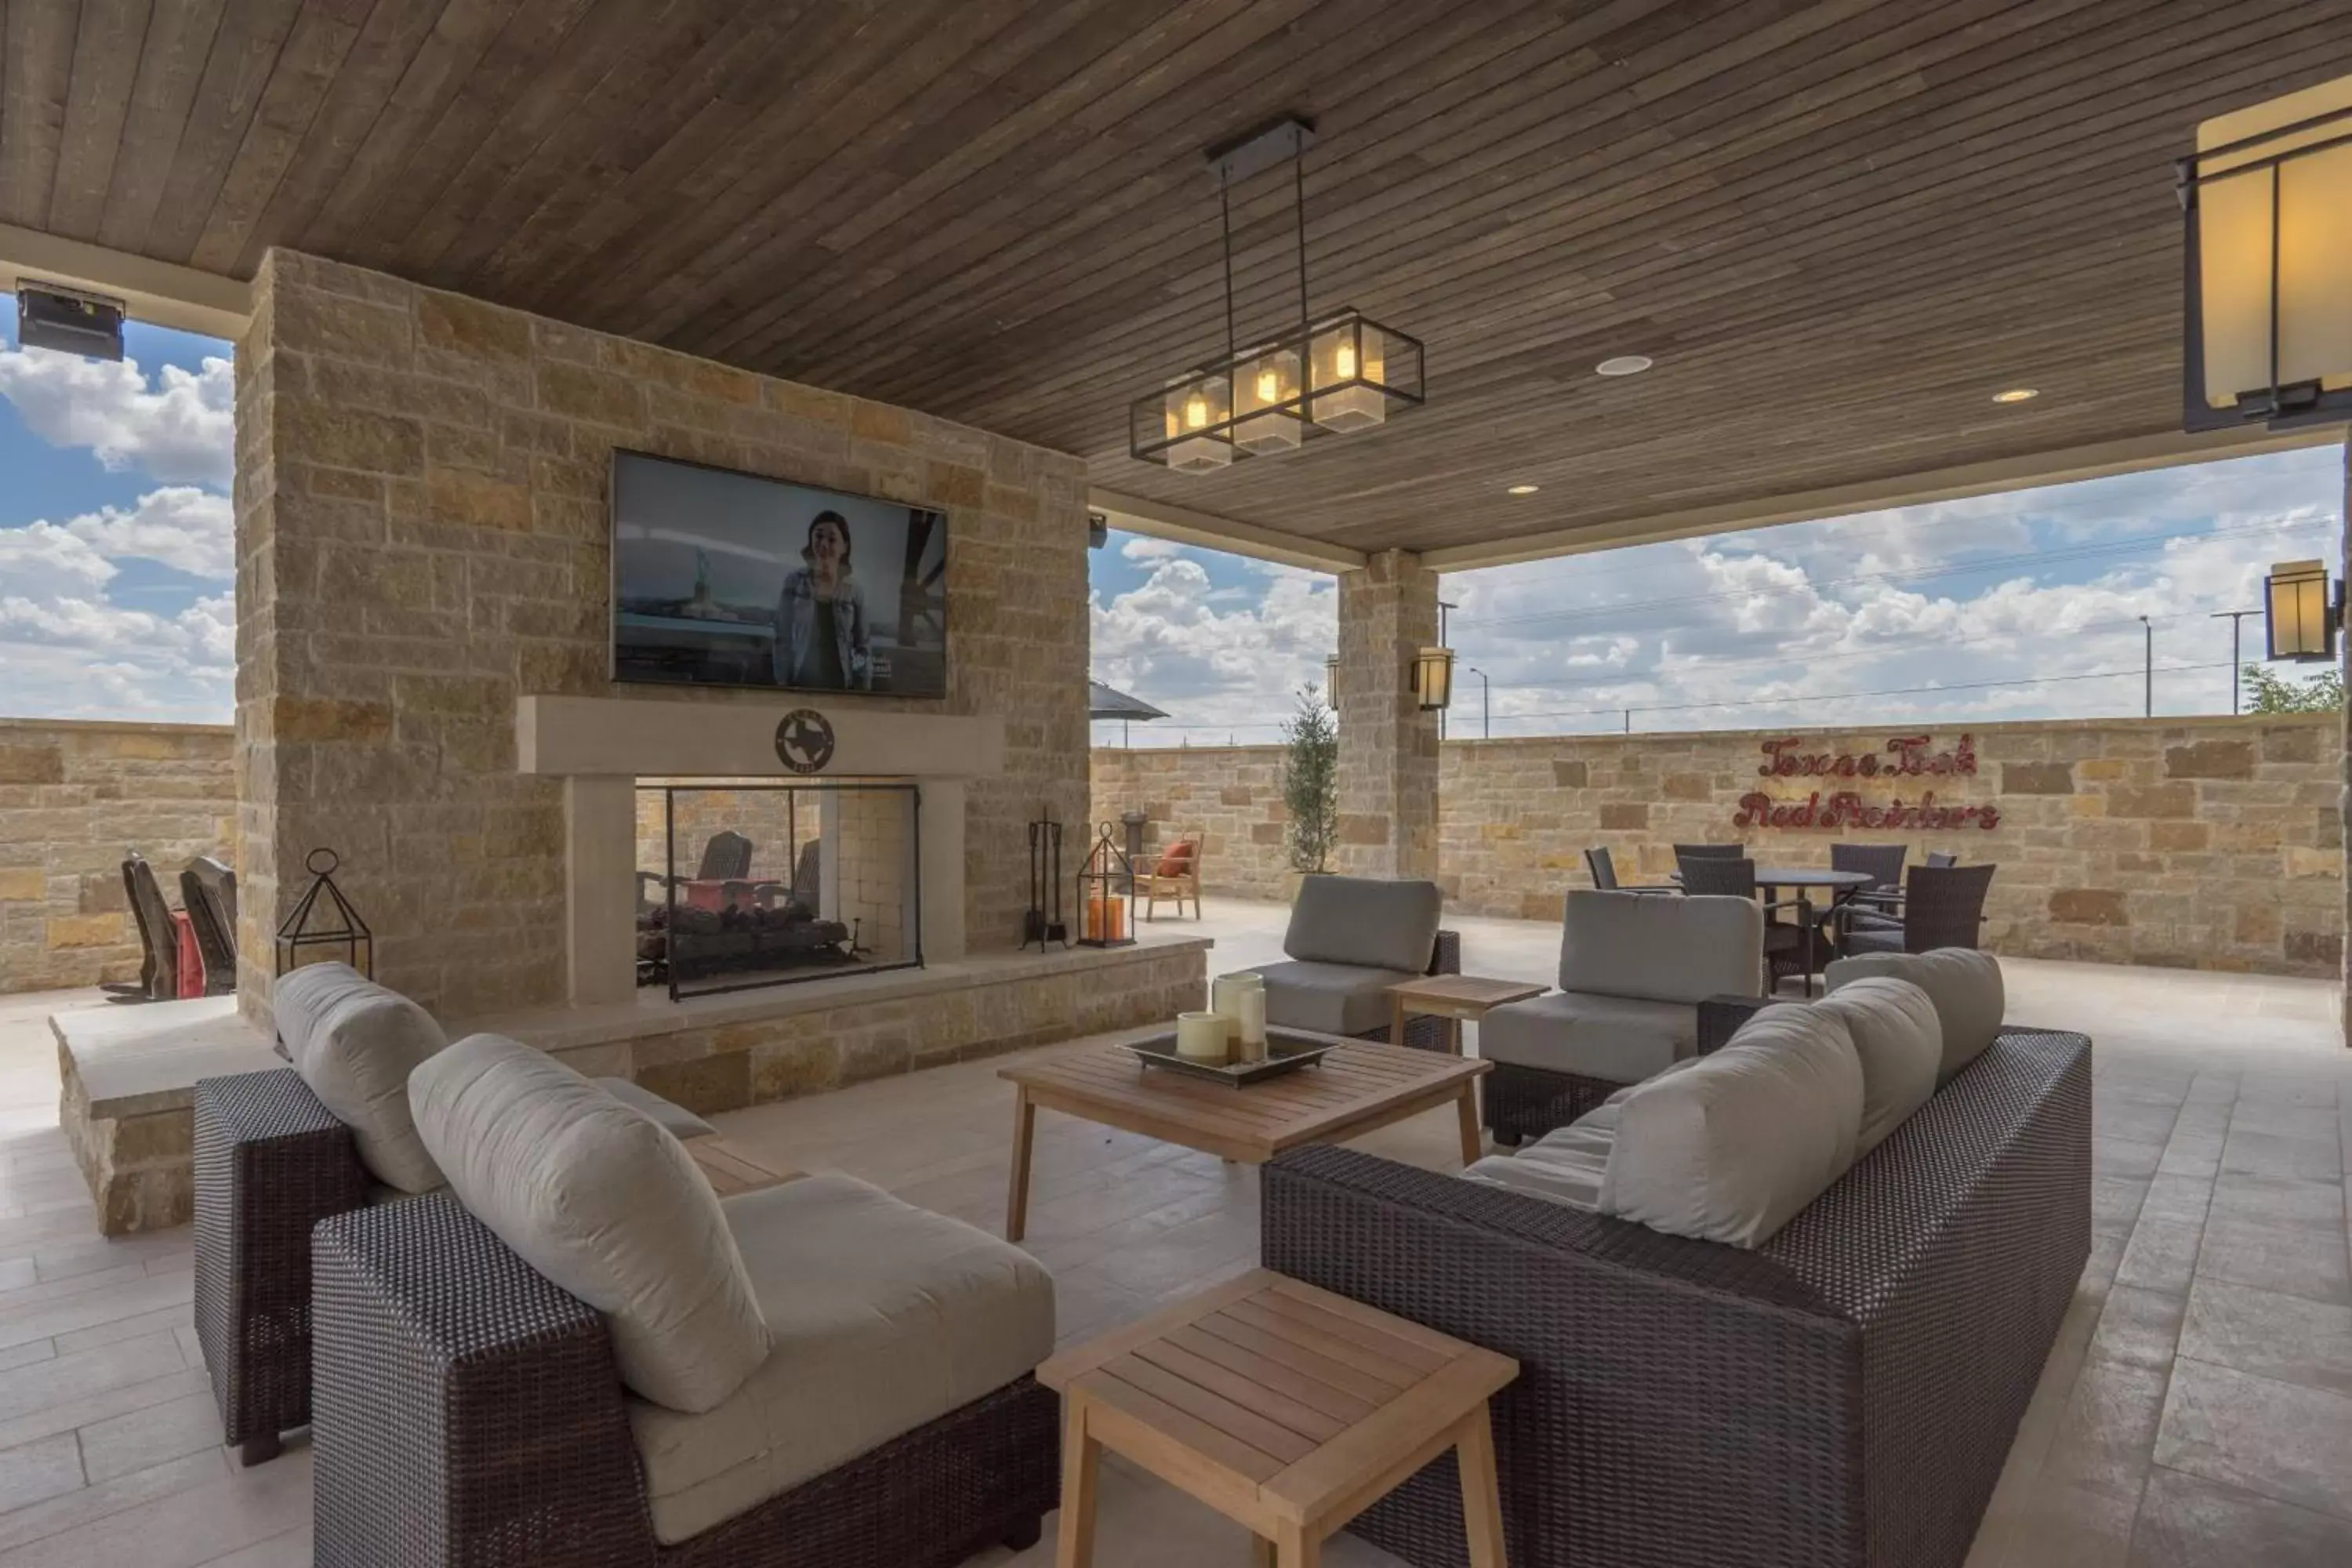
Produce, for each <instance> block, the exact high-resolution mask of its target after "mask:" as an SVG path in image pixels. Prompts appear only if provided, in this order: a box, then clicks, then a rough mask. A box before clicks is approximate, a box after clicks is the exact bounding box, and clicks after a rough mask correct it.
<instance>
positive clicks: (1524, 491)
mask: <svg viewBox="0 0 2352 1568" xmlns="http://www.w3.org/2000/svg"><path fill="white" fill-rule="evenodd" d="M1542 488H1543V487H1542V486H1541V485H1511V486H1508V487H1507V488H1506V489H1504V491H1503V493H1504V494H1505V495H1507V496H1531V495H1533V494H1535V493H1536V491H1538V490H1539V489H1542Z"/></svg>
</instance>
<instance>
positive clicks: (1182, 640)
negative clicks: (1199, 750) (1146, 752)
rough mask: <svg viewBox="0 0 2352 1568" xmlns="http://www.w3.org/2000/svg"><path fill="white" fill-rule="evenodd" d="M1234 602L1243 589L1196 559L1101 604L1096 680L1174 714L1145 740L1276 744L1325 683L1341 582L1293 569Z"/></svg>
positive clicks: (1184, 558)
mask: <svg viewBox="0 0 2352 1568" xmlns="http://www.w3.org/2000/svg"><path fill="white" fill-rule="evenodd" d="M1233 604H1234V600H1233V590H1232V589H1231V588H1229V587H1228V588H1219V587H1217V586H1215V585H1214V584H1213V581H1212V579H1211V577H1210V574H1209V572H1208V569H1207V568H1206V567H1205V566H1203V565H1202V563H1201V562H1200V561H1198V560H1195V559H1193V558H1192V556H1191V555H1190V554H1186V555H1176V556H1170V557H1163V558H1160V559H1159V561H1158V563H1157V564H1156V565H1154V566H1153V567H1152V570H1151V575H1150V577H1148V578H1147V579H1145V580H1144V582H1143V584H1142V585H1141V586H1140V587H1138V588H1135V589H1133V590H1132V591H1130V592H1129V593H1125V594H1121V595H1117V596H1116V597H1114V598H1112V599H1110V600H1109V601H1108V603H1106V602H1105V601H1104V600H1103V599H1102V597H1101V596H1100V595H1097V596H1096V598H1095V601H1094V605H1093V613H1092V616H1091V621H1092V633H1093V638H1094V644H1093V669H1094V674H1095V677H1096V679H1099V680H1105V681H1108V682H1109V683H1110V684H1111V685H1113V686H1115V687H1118V689H1120V690H1122V691H1132V692H1134V693H1136V694H1137V695H1138V696H1141V697H1144V698H1146V699H1147V700H1150V701H1151V702H1153V703H1155V704H1157V705H1158V706H1160V707H1161V708H1164V709H1166V710H1168V715H1169V717H1168V719H1167V720H1166V721H1164V722H1155V723H1154V724H1151V725H1138V726H1136V727H1135V729H1134V731H1133V733H1134V735H1135V737H1136V739H1138V740H1142V739H1144V738H1145V731H1147V730H1150V731H1152V734H1151V737H1150V738H1151V739H1152V740H1154V741H1155V742H1164V743H1173V742H1176V741H1178V740H1180V739H1181V738H1184V737H1185V736H1187V735H1190V737H1191V739H1192V741H1193V742H1194V743H1195V744H1205V743H1207V742H1211V741H1223V739H1225V737H1226V736H1227V735H1228V734H1232V735H1234V736H1235V737H1237V738H1238V739H1240V740H1242V741H1244V742H1249V741H1270V740H1272V739H1274V730H1273V728H1272V726H1273V725H1274V724H1275V723H1276V722H1278V721H1280V720H1281V719H1282V718H1283V717H1284V716H1286V714H1288V713H1289V712H1290V710H1292V708H1293V707H1294V706H1296V704H1297V694H1298V689H1299V688H1300V687H1301V686H1306V685H1314V686H1318V687H1319V686H1321V685H1322V684H1323V680H1324V676H1325V673H1326V672H1325V669H1324V665H1323V661H1324V658H1326V657H1327V656H1328V654H1329V653H1330V651H1331V647H1332V645H1333V642H1334V640H1335V638H1336V637H1337V635H1338V628H1339V599H1338V594H1337V583H1336V580H1335V579H1333V578H1331V577H1328V576H1325V575H1322V574H1317V573H1310V572H1296V573H1293V572H1289V571H1286V572H1284V573H1283V574H1281V575H1278V576H1275V577H1272V578H1271V579H1270V580H1268V581H1266V582H1265V584H1263V586H1262V588H1254V589H1253V591H1251V592H1250V593H1248V594H1247V595H1244V597H1243V599H1242V602H1241V603H1240V605H1239V606H1238V607H1228V606H1230V605H1233ZM1195 726H1197V728H1192V727H1195ZM1212 731H1214V732H1212Z"/></svg>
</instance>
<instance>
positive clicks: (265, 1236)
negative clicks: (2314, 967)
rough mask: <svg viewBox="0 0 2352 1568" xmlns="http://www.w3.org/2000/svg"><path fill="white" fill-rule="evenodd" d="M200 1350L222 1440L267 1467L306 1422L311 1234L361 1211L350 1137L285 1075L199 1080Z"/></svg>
mask: <svg viewBox="0 0 2352 1568" xmlns="http://www.w3.org/2000/svg"><path fill="white" fill-rule="evenodd" d="M195 1187H196V1193H195V1198H196V1233H195V1248H194V1251H195V1280H194V1292H195V1303H194V1316H195V1324H196V1340H197V1342H198V1343H200V1344H201V1345H203V1346H204V1352H205V1372H206V1373H207V1374H208V1375H209V1376H210V1377H211V1379H212V1385H213V1397H214V1399H215V1402H216V1403H217V1404H218V1405H220V1415H221V1433H222V1436H223V1439H224V1440H225V1441H226V1442H227V1443H229V1444H230V1445H232V1446H234V1447H236V1448H237V1449H238V1451H239V1456H240V1458H242V1459H243V1460H244V1462H245V1463H247V1464H248V1465H251V1464H259V1463H261V1462H262V1461H263V1460H265V1459H268V1458H274V1457H275V1456H276V1455H277V1454H278V1450H279V1447H280V1443H281V1434H283V1433H285V1432H287V1431H289V1430H290V1429H291V1428H293V1427H296V1426H302V1425H304V1424H305V1423H307V1422H308V1421H309V1420H310V1335H311V1321H310V1227H311V1226H314V1225H316V1224H317V1223H318V1222H319V1221H320V1220H322V1219H325V1218H327V1217H328V1216H330V1215H339V1214H343V1213H346V1212H348V1211H350V1210H352V1209H356V1208H359V1207H361V1206H362V1205H364V1204H365V1203H366V1202H367V1194H368V1175H367V1170H366V1167H365V1166H363V1165H362V1164H361V1163H360V1158H359V1152H358V1150H357V1148H356V1147H355V1146H354V1145H353V1144H352V1133H351V1129H350V1128H348V1127H345V1126H344V1125H343V1124H342V1123H341V1121H337V1120H336V1119H335V1116H334V1113H333V1112H332V1111H331V1110H328V1109H327V1108H326V1107H325V1106H323V1105H321V1104H320V1103H319V1098H318V1096H316V1095H314V1094H312V1093H311V1092H310V1086H309V1085H307V1084H305V1083H304V1082H303V1081H302V1080H301V1079H299V1078H298V1077H297V1076H295V1074H294V1071H293V1069H292V1068H275V1069H273V1070H271V1071H268V1072H251V1073H238V1074H236V1075H235V1076H233V1077H228V1078H208V1079H198V1080H197V1083H196V1094H195Z"/></svg>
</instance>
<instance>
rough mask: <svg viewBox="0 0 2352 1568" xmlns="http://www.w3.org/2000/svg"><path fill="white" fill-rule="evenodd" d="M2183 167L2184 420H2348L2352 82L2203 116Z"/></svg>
mask: <svg viewBox="0 0 2352 1568" xmlns="http://www.w3.org/2000/svg"><path fill="white" fill-rule="evenodd" d="M2178 172H2179V195H2180V205H2181V208H2182V216H2183V223H2182V227H2183V230H2184V239H2185V244H2186V247H2187V248H2186V255H2185V259H2186V271H2185V274H2184V280H2185V283H2186V286H2187V287H2186V293H2185V298H2184V301H2183V303H2184V306H2185V310H2184V318H2185V321H2184V324H2185V327H2186V329H2187V335H2186V339H2185V341H2184V342H2183V344H2182V349H2183V353H2182V356H2181V359H2182V364H2183V368H2184V370H2185V371H2186V375H2187V385H2186V388H2185V392H2186V397H2185V400H2184V401H2185V405H2184V409H2183V416H2182V422H2183V426H2184V427H2185V428H2187V429H2190V430H2215V429H2223V428H2227V427H2229V426H2238V425H2243V424H2246V423H2248V422H2250V421H2252V420H2262V421H2263V422H2265V423H2266V424H2268V425H2269V426H2270V427H2271V428H2272V429H2273V430H2284V429H2294V428H2296V427H2298V426H2308V425H2326V424H2334V423H2337V422H2339V421H2342V420H2344V419H2347V418H2352V289H2347V288H2346V287H2345V269H2346V268H2347V267H2352V77H2342V78H2338V79H2336V80H2335V81H2331V82H2326V83H2323V84H2321V85H2320V86H2318V87H2314V88H2308V89H2305V90H2303V91H2301V92H2296V93H2290V94H2288V95H2287V96H2286V97H2284V98H2278V99H2273V100H2270V101H2269V102H2266V103H2258V104H2255V105H2253V106H2252V108H2249V109H2242V110H2236V111H2235V112H2233V113H2230V114H2225V115H2222V116H2221V117H2219V118H2218V119H2213V120H2208V121H2205V122H2204V123H2203V124H2201V125H2200V126H2198V128H2197V152H2196V153H2195V155H2194V156H2191V157H2188V158H2183V159H2181V160H2180V162H2179V165H2178Z"/></svg>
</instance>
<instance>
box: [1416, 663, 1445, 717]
mask: <svg viewBox="0 0 2352 1568" xmlns="http://www.w3.org/2000/svg"><path fill="white" fill-rule="evenodd" d="M1412 690H1413V695H1414V696H1415V697H1417V698H1419V699H1420V700H1421V710H1422V711H1423V712H1424V713H1429V712H1434V711H1439V710H1444V709H1446V708H1451V707H1452V706H1453V705H1454V650H1453V649H1452V648H1450V647H1425V648H1423V649H1422V650H1421V652H1420V654H1419V655H1418V656H1417V657H1416V658H1414V659H1413V661H1412Z"/></svg>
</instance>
